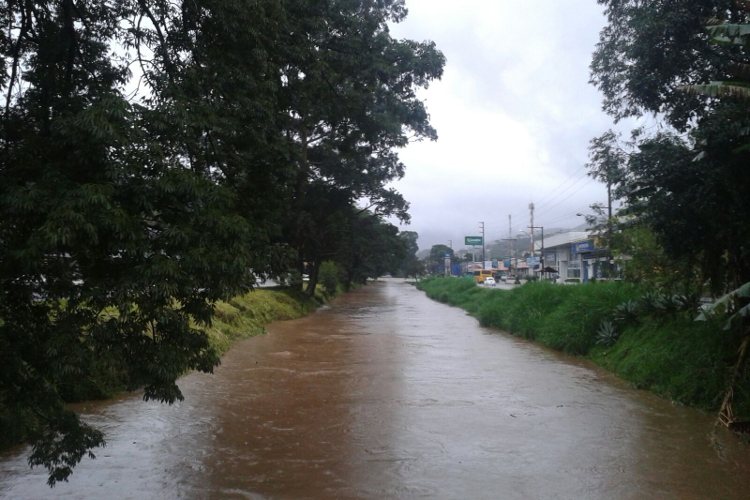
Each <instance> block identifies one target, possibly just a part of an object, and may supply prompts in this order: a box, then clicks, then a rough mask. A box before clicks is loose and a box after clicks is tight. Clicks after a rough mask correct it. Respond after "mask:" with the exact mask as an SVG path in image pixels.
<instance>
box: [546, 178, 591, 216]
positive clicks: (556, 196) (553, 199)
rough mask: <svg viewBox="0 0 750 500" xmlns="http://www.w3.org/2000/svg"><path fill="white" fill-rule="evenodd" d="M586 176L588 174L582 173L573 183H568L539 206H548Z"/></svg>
mask: <svg viewBox="0 0 750 500" xmlns="http://www.w3.org/2000/svg"><path fill="white" fill-rule="evenodd" d="M587 176H588V174H584V175H582V176H580V177H579V178H578V179H576V181H575V182H574V183H573V184H571V185H569V186H568V187H566V188H565V189H563V190H562V191H560V192H559V193H557V194H556V195H555V196H553V197H552V198H550V199H549V200H547V202H546V203H543V204H540V205H539V206H541V207H543V208H544V207H548V206H549V204H550V203H552V202H553V201H555V200H556V199H558V198H559V197H560V196H562V195H564V194H565V193H567V192H568V191H570V190H571V189H572V188H573V187H575V186H576V184H578V183H579V182H581V181H582V180H583V179H585V178H586V177H587Z"/></svg>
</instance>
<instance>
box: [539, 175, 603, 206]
mask: <svg viewBox="0 0 750 500" xmlns="http://www.w3.org/2000/svg"><path fill="white" fill-rule="evenodd" d="M595 180H596V179H594V178H593V177H592V178H591V179H589V181H588V182H587V183H586V184H584V185H583V186H581V187H580V188H578V189H576V190H575V191H573V192H572V193H570V194H569V195H568V196H566V197H565V198H563V199H562V200H560V201H559V202H557V203H556V204H554V205H552V206H551V207H547V209H546V210H544V211H543V213H544V214H548V213H549V212H550V210H552V209H553V208H556V207H559V206H560V205H561V204H563V203H564V202H566V201H567V200H569V199H570V198H571V197H572V196H573V195H576V194H578V193H579V192H580V191H581V190H582V189H583V188H585V187H586V186H588V185H589V184H591V183H592V182H593V181H595Z"/></svg>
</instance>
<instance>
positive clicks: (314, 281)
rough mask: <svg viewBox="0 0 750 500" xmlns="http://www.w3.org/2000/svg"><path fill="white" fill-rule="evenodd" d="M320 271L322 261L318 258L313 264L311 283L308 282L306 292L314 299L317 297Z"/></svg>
mask: <svg viewBox="0 0 750 500" xmlns="http://www.w3.org/2000/svg"><path fill="white" fill-rule="evenodd" d="M319 271H320V259H318V258H316V259H315V260H314V261H313V263H312V268H311V269H310V281H308V282H307V290H305V293H306V294H307V296H308V297H313V296H314V295H315V289H316V288H317V287H318V274H319Z"/></svg>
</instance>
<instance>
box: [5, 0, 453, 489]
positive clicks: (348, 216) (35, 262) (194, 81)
mask: <svg viewBox="0 0 750 500" xmlns="http://www.w3.org/2000/svg"><path fill="white" fill-rule="evenodd" d="M405 15H406V10H405V8H404V7H403V4H402V2H400V1H398V0H385V1H374V0H356V1H351V0H325V1H316V2H308V1H303V2H270V3H269V2H260V1H247V2H235V1H230V0H195V1H190V2H168V1H166V0H125V1H122V2H116V1H104V2H95V1H91V0H78V1H75V2H74V1H72V0H64V1H62V2H58V1H54V2H53V1H51V0H40V1H34V2H15V1H13V2H3V3H2V4H0V33H2V35H0V61H1V64H2V68H3V71H1V72H0V89H2V93H3V96H4V97H5V99H4V101H3V103H2V108H0V178H2V180H3V182H2V189H1V190H0V412H2V413H4V414H9V415H22V414H27V413H33V414H34V415H37V417H38V422H39V423H40V427H39V432H38V434H37V435H36V438H35V439H34V440H33V443H32V444H33V453H32V456H31V459H30V463H31V465H43V466H45V467H47V468H48V469H49V471H50V477H49V482H50V484H51V485H54V483H55V482H57V481H59V480H65V479H66V478H67V477H68V475H69V474H70V473H71V471H72V468H73V466H74V465H75V464H76V463H77V462H78V461H79V460H80V459H81V458H82V457H83V456H86V455H87V454H89V453H90V451H91V450H92V449H93V448H95V447H96V446H100V445H103V444H104V437H103V435H102V433H101V432H99V431H98V430H96V429H93V428H92V427H90V426H87V425H85V424H83V423H82V422H81V421H80V420H79V419H78V418H77V417H76V416H75V415H74V414H72V413H71V412H69V411H67V410H66V409H65V399H66V398H77V397H80V395H79V394H78V391H79V390H80V389H81V386H82V385H83V384H79V383H78V382H77V381H80V380H95V379H97V378H101V374H102V373H109V374H112V376H113V377H114V378H115V379H117V380H122V381H123V382H124V385H125V387H126V388H127V389H135V388H143V390H144V399H146V400H151V399H155V400H158V401H162V402H167V403H173V402H174V401H178V400H181V399H182V393H181V392H180V390H179V387H178V386H177V383H176V380H177V377H179V376H180V375H181V374H183V373H185V372H186V371H188V370H193V369H196V370H201V371H204V372H210V371H212V369H213V367H214V366H215V365H216V364H217V363H218V362H219V356H218V352H217V349H216V348H215V347H214V346H213V345H212V344H211V342H210V341H209V335H208V334H207V330H208V329H209V328H210V327H211V324H212V320H213V319H214V318H215V313H216V311H217V308H220V306H219V305H218V304H220V301H221V300H225V301H226V300H229V299H231V298H232V297H236V296H240V295H243V294H245V293H246V292H247V291H248V290H250V288H251V287H252V286H253V285H254V283H255V275H260V276H273V275H278V274H281V273H282V272H286V270H287V269H288V266H289V263H290V262H289V261H290V256H292V255H293V256H294V257H296V258H297V261H298V262H297V264H298V265H297V268H298V271H299V272H300V273H301V272H302V265H301V264H302V263H303V262H304V261H306V260H308V261H309V262H311V263H312V265H313V271H314V272H313V273H312V274H311V283H310V285H311V286H310V287H309V289H308V292H309V294H310V295H314V293H315V284H316V280H317V271H318V269H319V266H320V263H321V262H322V261H323V260H325V259H330V258H333V257H334V256H336V255H338V256H340V258H341V260H342V261H347V262H349V263H351V262H354V261H357V259H359V258H360V257H361V256H362V255H363V253H362V251H361V244H360V243H361V240H362V238H363V237H365V236H364V235H368V236H369V237H373V238H374V240H373V242H374V243H377V244H380V243H382V241H383V240H386V241H387V242H389V243H387V244H388V245H390V243H393V242H394V240H395V236H394V235H395V232H394V229H391V228H388V227H387V225H385V224H382V221H380V222H381V224H380V225H378V223H372V224H370V223H369V222H364V221H362V220H359V219H358V218H357V214H358V213H360V214H361V213H364V212H365V210H362V209H361V208H358V207H357V205H356V203H358V202H360V200H362V202H366V203H369V204H370V205H371V207H372V211H371V212H372V213H373V214H374V215H375V216H376V217H382V216H385V215H389V214H393V215H396V216H398V217H400V218H401V219H402V220H406V219H408V214H407V213H406V208H407V206H408V205H407V203H406V202H405V200H403V198H402V197H401V196H400V195H399V194H398V193H397V192H395V191H393V190H392V189H389V188H386V185H387V183H388V182H389V181H391V180H393V179H396V178H398V177H400V176H402V175H403V172H404V165H403V164H401V163H400V161H399V160H398V156H397V155H396V154H395V152H394V150H395V149H396V148H399V147H403V146H405V145H406V144H407V143H408V142H409V140H410V138H414V139H421V138H428V139H434V138H435V137H436V133H435V131H434V130H433V129H432V128H431V127H430V126H429V120H428V116H427V112H426V109H425V107H424V105H423V103H422V102H421V101H420V100H419V99H418V98H417V96H416V91H417V89H419V88H422V87H425V86H427V84H428V83H429V82H430V81H431V80H433V79H435V78H439V77H440V75H441V73H442V67H443V64H444V58H443V56H442V54H441V53H440V52H439V51H438V50H437V49H436V48H435V47H434V44H432V43H431V42H422V43H417V42H413V41H411V40H394V39H393V38H392V37H391V36H390V35H389V32H388V23H389V22H398V21H400V20H402V19H403V18H404V16H405ZM134 73H135V77H136V78H131V77H133V76H134ZM131 83H135V84H137V86H138V88H137V89H136V92H135V93H134V94H126V93H125V89H126V88H128V86H131ZM128 92H130V90H128ZM342 227H345V228H347V229H348V230H351V231H352V233H350V234H349V235H348V236H347V237H342V236H341V235H340V234H338V233H339V229H340V228H342ZM373 227H375V228H380V229H382V231H379V232H378V231H376V232H375V233H373V232H372V231H371V230H373ZM357 232H362V233H364V235H363V234H360V237H359V242H355V241H354V239H356V238H354V237H353V236H352V235H353V234H354V233H357ZM373 234H374V236H373ZM337 245H338V246H337ZM341 245H345V246H346V248H345V249H342V246H341ZM290 250H291V251H290ZM353 255H356V256H358V257H356V258H355V257H352V256H353ZM360 260H361V261H362V262H365V261H366V262H367V263H366V264H362V265H365V266H369V265H372V266H375V267H378V268H382V267H383V266H384V264H382V263H377V265H376V264H374V263H373V261H372V260H367V259H365V258H362V259H360ZM359 265H360V264H359V263H358V262H354V263H353V264H351V265H350V267H348V268H347V270H348V271H349V272H350V275H356V272H355V271H354V269H357V268H358V266H359ZM102 389H104V390H107V388H106V387H103V388H102Z"/></svg>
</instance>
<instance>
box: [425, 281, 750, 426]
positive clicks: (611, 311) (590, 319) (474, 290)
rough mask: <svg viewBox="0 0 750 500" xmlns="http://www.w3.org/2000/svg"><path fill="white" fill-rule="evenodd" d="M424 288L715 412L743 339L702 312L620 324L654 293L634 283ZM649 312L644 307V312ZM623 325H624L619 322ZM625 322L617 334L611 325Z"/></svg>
mask: <svg viewBox="0 0 750 500" xmlns="http://www.w3.org/2000/svg"><path fill="white" fill-rule="evenodd" d="M418 288H419V289H420V290H423V291H425V292H426V293H427V295H428V296H429V297H430V298H433V299H435V300H438V301H440V302H444V303H446V304H450V305H453V306H457V307H461V308H463V309H465V310H467V311H468V312H469V313H470V314H472V315H473V316H476V317H477V319H478V320H479V322H480V324H482V325H483V326H488V327H492V328H499V329H503V330H506V331H508V332H510V333H511V334H513V335H516V336H519V337H523V338H526V339H529V340H533V341H536V342H539V343H541V344H544V345H547V346H549V347H552V348H554V349H557V350H561V351H565V352H567V353H570V354H576V355H580V356H585V357H588V358H589V359H591V360H593V361H594V362H595V363H597V364H599V365H601V366H603V367H605V368H607V369H608V370H610V371H612V372H614V373H616V374H617V375H618V376H620V377H622V378H623V379H625V380H628V381H630V382H631V383H632V384H633V385H634V386H635V387H638V388H643V389H648V390H651V391H653V392H655V393H658V394H660V395H662V396H664V397H667V398H669V399H671V400H672V401H675V402H677V403H680V404H684V405H689V406H693V407H696V408H700V409H703V410H707V411H715V410H718V408H719V407H720V406H721V402H722V398H723V396H724V391H725V389H726V382H727V373H728V371H729V368H730V365H731V364H732V363H733V362H734V361H735V359H736V353H737V349H738V348H739V345H740V342H741V338H740V335H739V334H738V332H728V331H724V330H722V328H721V323H719V322H718V321H717V322H695V321H693V316H694V313H687V312H686V313H681V312H679V311H676V310H673V309H669V308H668V307H667V308H661V309H659V308H655V309H654V310H652V311H649V312H648V313H646V312H642V313H640V314H638V315H637V317H636V316H635V315H633V317H631V318H629V320H628V321H620V320H621V319H622V318H621V317H622V315H623V313H622V308H620V309H619V310H618V306H620V305H621V304H623V303H627V302H628V301H630V303H631V304H634V305H635V304H642V303H645V301H646V300H647V297H648V295H647V294H645V293H644V290H642V289H639V288H638V287H636V286H634V285H630V284H627V283H593V284H585V285H576V286H559V285H552V284H550V283H529V284H526V285H523V286H520V287H517V288H515V289H513V290H494V289H488V288H482V287H478V286H476V285H475V284H474V283H473V282H472V281H471V280H470V279H445V278H433V279H427V280H424V281H422V282H420V283H419V284H418ZM641 309H643V308H641ZM618 321H620V323H617V322H618ZM605 322H610V324H620V325H621V326H619V327H618V331H617V333H616V335H613V336H611V337H609V338H607V336H606V335H603V334H602V331H603V324H604V323H605ZM749 385H750V374H748V372H747V370H746V372H745V373H744V374H743V377H742V379H741V381H740V384H739V385H738V387H736V389H735V400H734V401H735V402H734V410H735V414H736V415H738V416H742V417H745V418H750V398H749V397H748V393H750V390H749V389H750V387H749Z"/></svg>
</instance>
